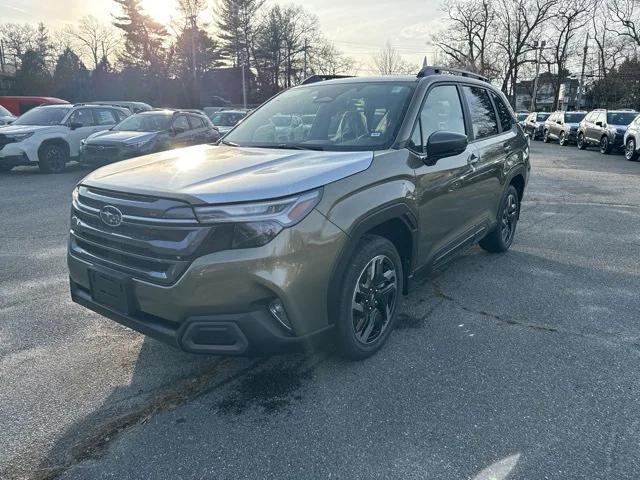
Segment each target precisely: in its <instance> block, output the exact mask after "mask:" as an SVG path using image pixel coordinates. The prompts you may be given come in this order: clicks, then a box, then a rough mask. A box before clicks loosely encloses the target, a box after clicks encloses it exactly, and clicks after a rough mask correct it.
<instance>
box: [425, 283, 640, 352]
mask: <svg viewBox="0 0 640 480" xmlns="http://www.w3.org/2000/svg"><path fill="white" fill-rule="evenodd" d="M431 285H432V286H433V289H434V294H435V295H436V296H437V297H439V298H442V299H444V300H446V301H448V302H451V303H452V304H454V305H455V306H456V307H458V308H460V309H461V310H463V311H465V312H468V313H473V314H476V315H480V316H482V317H485V318H489V319H491V320H494V321H496V322H499V323H502V324H505V325H511V326H515V327H521V328H526V329H529V330H534V331H539V332H546V333H559V334H564V335H569V336H574V337H579V338H585V339H589V340H598V341H601V342H605V343H607V344H611V345H612V346H622V347H626V348H629V349H630V350H631V351H633V352H635V353H638V354H640V342H638V341H633V340H624V339H620V338H619V337H615V336H613V335H609V334H606V333H604V332H599V333H597V334H592V333H581V332H576V331H573V330H566V329H562V328H558V327H554V326H551V325H545V324H539V323H530V322H524V321H522V320H516V319H514V318H506V317H503V316H500V315H497V314H494V313H490V312H487V311H484V310H478V309H474V308H471V307H468V306H466V305H464V304H463V303H461V302H460V301H459V300H457V299H455V298H453V297H451V296H450V295H447V294H446V293H444V292H443V290H442V288H441V287H440V286H439V285H438V284H437V283H435V282H433V281H432V282H431Z"/></svg>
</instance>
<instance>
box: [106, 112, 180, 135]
mask: <svg viewBox="0 0 640 480" xmlns="http://www.w3.org/2000/svg"><path fill="white" fill-rule="evenodd" d="M171 120H173V115H172V114H166V113H141V114H136V115H131V116H130V117H128V118H127V119H126V120H124V121H123V122H122V123H120V124H119V125H118V126H117V127H115V128H114V130H115V131H118V132H160V131H162V130H169V125H171Z"/></svg>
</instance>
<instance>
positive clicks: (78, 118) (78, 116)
mask: <svg viewBox="0 0 640 480" xmlns="http://www.w3.org/2000/svg"><path fill="white" fill-rule="evenodd" d="M93 122H94V120H93V114H92V113H91V110H90V109H88V108H79V109H78V110H76V111H75V112H73V113H72V114H71V117H69V123H77V124H79V125H81V126H83V127H90V126H92V125H93Z"/></svg>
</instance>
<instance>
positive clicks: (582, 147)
mask: <svg viewBox="0 0 640 480" xmlns="http://www.w3.org/2000/svg"><path fill="white" fill-rule="evenodd" d="M578 148H579V149H580V150H585V149H586V148H587V141H586V140H585V138H584V133H579V134H578Z"/></svg>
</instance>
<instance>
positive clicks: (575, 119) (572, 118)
mask: <svg viewBox="0 0 640 480" xmlns="http://www.w3.org/2000/svg"><path fill="white" fill-rule="evenodd" d="M583 118H584V113H575V112H568V113H565V114H564V121H565V122H567V123H580V122H581V121H582V119H583Z"/></svg>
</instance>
